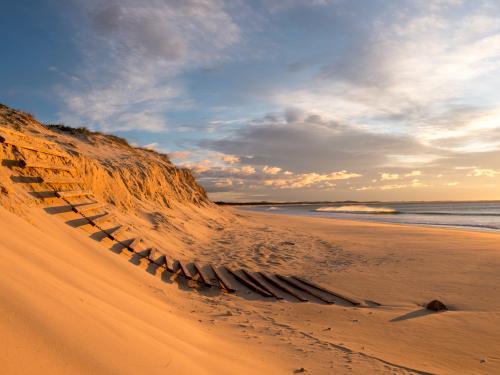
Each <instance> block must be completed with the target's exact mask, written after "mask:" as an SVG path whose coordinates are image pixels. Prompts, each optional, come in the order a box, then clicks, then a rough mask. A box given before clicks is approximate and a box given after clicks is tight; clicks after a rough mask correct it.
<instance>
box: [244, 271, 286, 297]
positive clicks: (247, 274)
mask: <svg viewBox="0 0 500 375" xmlns="http://www.w3.org/2000/svg"><path fill="white" fill-rule="evenodd" d="M241 272H243V274H244V275H245V276H246V277H247V278H248V279H250V281H251V282H252V283H254V284H255V285H257V286H258V287H259V288H261V289H262V290H265V291H266V292H267V293H269V294H270V295H272V296H273V297H274V298H276V299H283V297H281V296H279V295H277V294H276V293H274V291H273V290H271V289H269V288H268V287H267V286H266V285H265V284H264V283H262V282H261V281H260V280H259V279H257V278H256V277H255V276H254V275H252V274H251V273H250V272H248V271H247V270H245V269H241Z"/></svg>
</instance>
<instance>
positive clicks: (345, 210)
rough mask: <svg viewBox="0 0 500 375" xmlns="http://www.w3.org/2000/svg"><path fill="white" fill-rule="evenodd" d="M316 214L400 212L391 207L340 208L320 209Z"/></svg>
mask: <svg viewBox="0 0 500 375" xmlns="http://www.w3.org/2000/svg"><path fill="white" fill-rule="evenodd" d="M314 211H316V212H335V213H346V214H398V213H399V211H397V210H395V209H393V208H390V207H369V206H340V207H320V208H317V209H315V210H314Z"/></svg>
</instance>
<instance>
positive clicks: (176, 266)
mask: <svg viewBox="0 0 500 375" xmlns="http://www.w3.org/2000/svg"><path fill="white" fill-rule="evenodd" d="M172 271H173V272H174V275H178V274H181V275H183V276H184V277H185V278H186V279H188V280H191V279H192V278H193V277H192V276H191V274H190V273H189V271H188V270H187V269H186V267H185V266H184V264H182V262H181V261H179V260H175V261H174V263H173V264H172ZM175 277H177V276H175Z"/></svg>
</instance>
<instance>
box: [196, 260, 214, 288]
mask: <svg viewBox="0 0 500 375" xmlns="http://www.w3.org/2000/svg"><path fill="white" fill-rule="evenodd" d="M193 267H194V269H195V271H196V272H197V273H198V275H200V279H201V281H202V282H203V284H205V285H206V286H208V287H209V288H211V287H212V283H211V282H210V277H208V275H206V274H205V272H204V271H203V268H202V267H201V266H200V265H199V264H198V263H196V262H193ZM193 276H194V275H193Z"/></svg>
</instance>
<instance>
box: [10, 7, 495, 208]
mask: <svg viewBox="0 0 500 375" xmlns="http://www.w3.org/2000/svg"><path fill="white" fill-rule="evenodd" d="M0 35H2V42H1V49H0V72H1V73H0V102H1V103H3V104H6V105H9V106H11V107H14V108H17V109H20V110H24V111H27V112H30V113H32V114H34V115H35V116H36V117H37V118H38V119H39V120H41V121H43V122H45V123H64V124H66V125H69V126H75V127H79V126H85V127H87V128H90V129H93V130H99V131H104V132H107V133H113V134H116V135H119V136H121V137H125V138H126V139H127V140H129V142H130V143H131V144H134V145H137V146H141V147H148V148H153V149H156V150H157V151H159V152H163V153H168V154H169V155H170V157H171V159H172V160H173V161H174V162H175V163H176V164H177V165H180V166H184V167H189V168H191V169H192V170H193V171H194V173H195V175H196V177H197V179H198V181H199V182H200V183H201V184H202V185H203V186H204V187H205V189H206V190H207V191H208V192H209V195H210V197H211V198H212V199H215V200H225V201H261V200H272V201H290V200H309V201H310V200H332V201H334V200H364V201H370V200H385V201H388V200H391V201H394V200H487V199H500V189H499V186H500V89H499V87H500V2H499V1H497V0H484V1H483V0H399V1H392V0H254V1H250V0H248V1H243V0H229V1H222V0H141V1H139V0H120V1H114V0H65V1H63V0H36V1H34V0H33V1H30V0H18V1H8V0H0Z"/></svg>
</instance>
